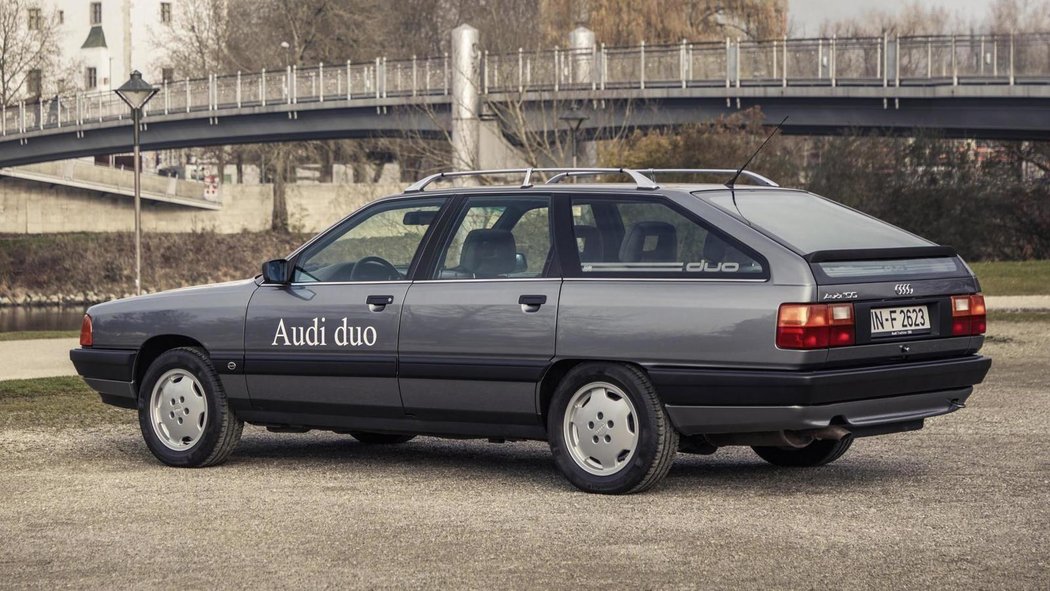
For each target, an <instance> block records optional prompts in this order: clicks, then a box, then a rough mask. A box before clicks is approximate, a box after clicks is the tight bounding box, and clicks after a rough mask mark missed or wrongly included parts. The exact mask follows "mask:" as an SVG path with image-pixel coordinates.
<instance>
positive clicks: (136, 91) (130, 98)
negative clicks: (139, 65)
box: [114, 70, 157, 109]
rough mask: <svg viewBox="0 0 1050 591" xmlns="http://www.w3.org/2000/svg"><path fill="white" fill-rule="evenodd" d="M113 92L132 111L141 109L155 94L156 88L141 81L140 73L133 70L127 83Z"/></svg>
mask: <svg viewBox="0 0 1050 591" xmlns="http://www.w3.org/2000/svg"><path fill="white" fill-rule="evenodd" d="M114 92H116V93H117V96H119V97H120V99H121V100H122V101H124V102H125V103H127V105H128V106H129V107H131V108H132V109H141V108H142V107H143V106H145V104H146V103H148V102H149V100H150V99H151V98H153V95H155V94H157V88H156V87H155V86H153V85H152V84H150V83H149V82H146V81H145V80H143V79H142V73H141V72H139V71H138V70H135V71H134V72H132V73H131V77H130V78H128V81H127V82H125V83H124V84H122V85H121V86H120V88H118V89H116V90H115V91H114Z"/></svg>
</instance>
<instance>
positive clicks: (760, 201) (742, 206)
mask: <svg viewBox="0 0 1050 591" xmlns="http://www.w3.org/2000/svg"><path fill="white" fill-rule="evenodd" d="M703 196H704V197H706V198H708V199H710V201H711V202H712V203H714V204H715V205H717V206H719V207H721V208H722V209H724V210H726V211H728V212H729V213H732V214H734V215H736V214H737V213H738V210H739V214H740V215H743V216H744V218H745V219H746V220H747V221H748V222H750V223H751V224H753V225H755V226H757V227H759V228H761V229H762V230H764V231H766V232H767V233H769V234H771V235H773V236H775V237H777V238H778V239H780V240H781V241H783V242H784V243H786V244H787V245H788V246H791V247H792V248H794V249H795V250H797V251H798V252H801V253H803V254H809V253H812V252H817V251H820V250H854V249H872V248H907V247H917V246H931V245H933V243H932V242H929V241H927V240H923V239H922V238H919V237H918V236H916V235H914V234H911V233H909V232H906V231H904V230H901V229H900V228H898V227H896V226H893V225H890V224H887V223H886V222H883V221H881V220H878V219H875V218H873V217H871V216H868V215H865V214H863V213H860V212H859V211H856V210H853V209H850V208H848V207H845V206H843V205H840V204H838V203H835V202H834V201H831V200H829V199H824V198H823V197H818V196H816V195H813V194H811V193H804V192H802V191H783V190H781V191H768V190H767V191H763V190H750V189H748V190H743V189H738V190H737V191H736V204H735V205H734V203H733V198H732V194H731V193H730V192H728V191H727V192H724V193H714V194H711V193H704V194H703Z"/></svg>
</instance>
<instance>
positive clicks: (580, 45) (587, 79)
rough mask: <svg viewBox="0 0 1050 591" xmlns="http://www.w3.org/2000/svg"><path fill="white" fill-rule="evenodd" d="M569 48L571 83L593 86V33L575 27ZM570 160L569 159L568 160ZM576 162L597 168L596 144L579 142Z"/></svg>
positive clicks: (594, 69) (594, 76) (582, 27)
mask: <svg viewBox="0 0 1050 591" xmlns="http://www.w3.org/2000/svg"><path fill="white" fill-rule="evenodd" d="M569 47H570V48H571V50H572V81H573V83H575V84H579V85H587V84H590V85H593V84H594V82H595V81H596V80H597V74H598V73H597V71H596V69H597V64H596V63H595V59H594V58H595V47H596V44H595V40H594V31H592V30H590V29H588V28H587V27H584V26H579V27H576V28H575V29H573V30H572V32H571V33H569ZM570 159H571V158H570ZM576 161H577V163H578V164H579V166H581V167H589V166H591V167H592V166H597V164H598V143H597V142H593V141H580V142H578V143H577V146H576Z"/></svg>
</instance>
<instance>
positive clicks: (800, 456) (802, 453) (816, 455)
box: [751, 436, 853, 468]
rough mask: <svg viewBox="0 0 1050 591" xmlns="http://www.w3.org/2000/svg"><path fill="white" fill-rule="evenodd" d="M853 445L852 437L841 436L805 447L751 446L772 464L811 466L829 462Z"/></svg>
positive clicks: (798, 466)
mask: <svg viewBox="0 0 1050 591" xmlns="http://www.w3.org/2000/svg"><path fill="white" fill-rule="evenodd" d="M851 445H853V437H850V436H847V437H843V438H842V439H840V440H838V441H834V440H831V439H825V440H817V441H814V442H813V443H810V444H809V445H807V446H805V447H799V448H793V447H758V446H756V447H752V448H751V449H753V450H755V453H756V454H758V457H760V458H762V459H763V460H765V461H767V462H769V463H770V464H773V465H774V466H785V467H792V468H812V467H815V466H823V465H825V464H830V463H831V462H834V461H835V460H837V459H839V458H840V457H842V454H844V453H846V451H847V450H848V449H849V448H850V446H851Z"/></svg>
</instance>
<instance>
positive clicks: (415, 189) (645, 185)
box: [405, 168, 772, 193]
mask: <svg viewBox="0 0 1050 591" xmlns="http://www.w3.org/2000/svg"><path fill="white" fill-rule="evenodd" d="M537 172H542V173H555V174H554V176H552V177H551V178H550V179H548V180H547V183H548V184H550V183H557V182H559V181H561V180H562V179H564V178H566V177H569V176H585V175H599V174H617V173H618V174H626V175H627V176H629V177H631V180H633V181H634V184H635V186H636V187H637V188H638V189H641V190H652V189H658V188H659V186H658V185H657V184H656V183H655V182H653V180H652V179H651V178H650V177H648V176H646V175H644V174H642V173H641V172H638V171H637V170H634V169H631V168H500V169H493V170H455V171H450V172H439V173H437V174H432V175H430V176H428V177H425V178H423V179H420V180H418V181H416V182H415V183H412V184H411V185H409V186H408V188H407V189H405V193H419V192H422V191H423V190H424V189H426V188H427V186H428V185H430V184H431V183H433V182H435V181H438V180H441V179H448V178H461V177H476V176H491V175H511V174H521V175H524V178H523V179H522V182H521V188H522V189H527V188H529V187H532V186H533V182H532V175H533V174H534V173H537ZM734 172H735V171H734ZM770 182H772V181H770Z"/></svg>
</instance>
